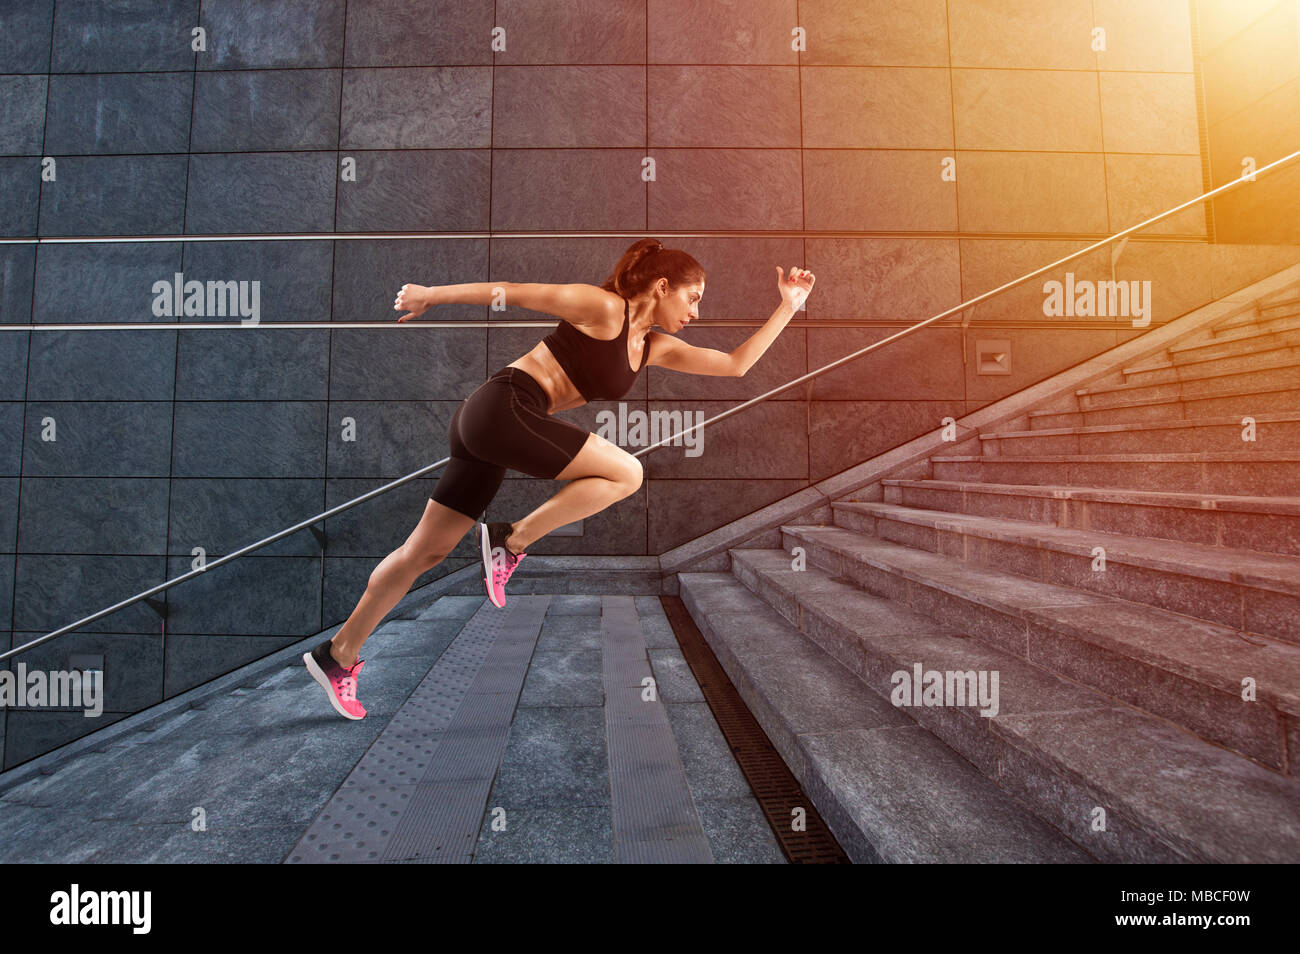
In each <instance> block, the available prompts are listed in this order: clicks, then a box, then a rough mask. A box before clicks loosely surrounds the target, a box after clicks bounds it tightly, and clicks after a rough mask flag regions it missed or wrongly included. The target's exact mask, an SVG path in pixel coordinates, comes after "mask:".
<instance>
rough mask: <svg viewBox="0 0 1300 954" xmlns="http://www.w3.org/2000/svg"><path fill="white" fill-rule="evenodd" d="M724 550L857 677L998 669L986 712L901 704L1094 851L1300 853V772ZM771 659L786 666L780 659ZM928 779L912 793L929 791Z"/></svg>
mask: <svg viewBox="0 0 1300 954" xmlns="http://www.w3.org/2000/svg"><path fill="white" fill-rule="evenodd" d="M827 529H828V530H829V533H831V534H841V535H842V534H844V532H845V531H843V530H835V529H830V528H827ZM730 553H731V557H732V569H733V573H735V575H736V576H737V577H739V578H740V579H741V580H742V581H743V582H744V583H745V584H746V586H747V587H749V588H750V589H751V590H753V591H754V592H755V593H758V594H759V595H762V596H763V597H764V598H765V599H766V600H767V601H769V602H771V603H772V605H773V606H784V607H785V609H784V610H783V615H784V616H785V617H786V619H787V621H791V623H790V624H791V625H792V626H797V627H798V628H799V630H800V631H802V632H803V633H804V635H805V636H807V637H808V638H810V639H812V640H814V641H815V642H817V643H818V644H819V645H821V646H823V648H825V649H826V651H827V652H828V653H830V654H831V655H833V656H836V658H838V659H840V661H841V662H842V663H844V664H845V665H846V666H848V667H849V668H850V669H852V670H854V671H855V672H857V673H859V675H860V678H861V679H862V681H863V682H864V683H865V684H866V685H867V686H868V687H869V688H870V689H871V690H872V691H873V692H874V693H875V694H876V695H877V696H879V697H881V698H884V699H889V698H891V696H892V695H893V693H894V690H895V685H896V680H895V678H894V676H893V674H894V673H896V672H902V673H904V675H906V674H908V673H911V672H913V671H914V667H915V666H916V665H917V664H921V665H922V668H923V670H926V671H929V670H933V671H939V672H960V673H966V672H973V673H979V672H985V673H989V674H990V679H991V674H992V673H994V672H997V673H998V674H999V680H998V704H999V705H998V711H997V713H996V714H990V715H988V716H983V715H980V710H979V708H978V707H976V706H970V705H967V706H961V705H940V706H931V705H926V706H896V707H895V708H897V709H899V710H901V711H902V712H905V713H907V714H908V715H909V716H910V717H912V718H913V719H915V720H916V721H918V722H919V723H921V724H922V725H924V726H925V727H926V728H927V729H929V730H930V731H931V732H933V733H934V734H935V735H937V736H938V737H939V738H940V739H942V740H943V741H944V742H945V743H946V744H947V745H949V746H951V747H952V748H954V749H956V750H957V751H959V752H961V753H962V754H963V755H964V756H965V757H966V758H967V759H969V760H970V762H971V763H972V764H973V765H975V766H976V767H977V768H978V769H980V771H981V772H983V773H985V774H986V775H988V776H989V777H991V778H992V779H994V780H995V781H996V782H997V784H998V785H999V787H1000V788H1001V789H1003V790H1004V791H1007V792H1009V793H1014V794H1015V795H1016V796H1017V797H1018V798H1020V799H1022V800H1023V801H1024V802H1025V803H1027V804H1029V805H1031V806H1032V807H1034V808H1035V810H1036V811H1037V812H1038V814H1039V815H1040V816H1041V817H1042V818H1045V819H1047V820H1049V821H1050V822H1052V824H1053V825H1055V826H1056V827H1057V828H1058V829H1059V830H1060V831H1062V832H1063V833H1064V834H1067V835H1069V836H1070V837H1071V838H1072V839H1073V841H1075V842H1076V843H1078V844H1080V845H1082V846H1083V847H1084V848H1086V849H1087V850H1088V851H1089V853H1091V854H1092V855H1094V856H1095V857H1098V858H1101V859H1103V860H1106V861H1156V860H1162V861H1164V860H1169V861H1173V860H1192V859H1195V860H1207V861H1208V860H1211V859H1214V860H1221V861H1226V860H1229V859H1235V860H1241V861H1246V860H1251V861H1259V860H1263V859H1265V858H1276V859H1279V860H1282V859H1288V860H1294V858H1295V857H1296V855H1297V850H1300V801H1297V788H1296V784H1297V783H1296V780H1295V779H1292V778H1287V777H1284V776H1281V775H1278V774H1276V773H1274V772H1270V771H1269V770H1267V769H1264V768H1261V767H1259V766H1257V765H1254V764H1252V763H1251V762H1249V761H1248V760H1246V759H1243V758H1241V757H1240V756H1237V755H1235V754H1233V753H1231V752H1229V751H1227V750H1225V749H1223V748H1219V747H1217V746H1214V745H1211V744H1209V743H1207V742H1205V741H1203V740H1201V739H1199V738H1197V737H1196V736H1194V735H1192V734H1191V733H1188V732H1186V731H1185V730H1183V729H1180V728H1178V727H1177V726H1174V725H1171V724H1170V723H1168V722H1166V721H1164V720H1162V719H1159V718H1156V717H1153V716H1151V715H1149V714H1147V713H1145V712H1142V711H1139V710H1137V709H1134V708H1132V707H1130V706H1128V705H1126V704H1124V703H1121V702H1118V701H1117V700H1115V699H1112V698H1110V697H1108V696H1105V695H1103V694H1100V693H1098V692H1096V691H1095V690H1093V689H1090V688H1088V687H1085V686H1081V685H1079V684H1077V683H1076V682H1073V681H1070V680H1068V679H1062V678H1060V677H1059V676H1057V675H1054V674H1053V673H1051V672H1048V671H1046V670H1044V669H1042V668H1041V667H1039V666H1036V665H1034V664H1032V663H1030V662H1028V661H1026V660H1025V659H1024V658H1022V656H1018V655H1016V654H1014V653H1011V652H1007V651H1006V650H1003V649H1000V648H998V647H996V646H992V645H989V644H986V643H983V642H981V641H979V640H972V639H965V638H962V635H963V631H962V629H960V628H958V629H952V628H950V627H949V628H945V629H944V630H936V624H931V625H930V626H929V627H927V626H926V625H925V624H924V623H920V624H914V623H912V622H911V617H908V616H905V615H903V614H904V613H905V611H906V610H907V609H908V607H906V606H903V605H901V604H899V603H896V602H894V601H886V602H884V603H883V604H882V603H881V602H879V601H878V599H877V598H875V597H872V596H871V594H868V593H861V591H859V590H857V588H856V587H854V586H853V585H851V583H850V582H848V581H845V580H842V579H835V578H833V577H832V574H831V573H830V572H827V571H825V570H822V569H821V568H819V567H818V566H816V565H812V566H809V568H808V569H805V570H794V569H792V568H791V561H790V557H789V555H788V554H787V553H785V552H782V551H779V550H742V549H735V550H731V551H730ZM723 576H724V575H723V574H716V577H719V578H721V577H723ZM682 579H683V581H685V574H683V575H682ZM719 585H721V584H719ZM687 588H688V587H687V584H686V583H685V582H683V590H686V589H687ZM709 595H712V591H708V590H702V591H701V593H700V597H699V599H698V602H699V604H700V605H701V606H702V607H705V609H706V611H705V612H703V613H697V618H700V617H702V618H704V619H707V620H709V621H710V622H711V624H712V625H714V626H719V627H720V626H722V625H724V617H721V616H718V615H716V614H715V609H714V607H713V605H712V603H710V602H709V601H707V600H706V599H705V598H704V597H705V596H709ZM922 602H924V600H922ZM732 605H735V604H732ZM913 612H915V610H913ZM791 613H794V614H795V616H794V617H793V620H792V617H791V615H790V614H791ZM922 615H924V616H928V617H932V616H934V615H935V614H933V613H925V614H922ZM864 621H865V624H864ZM745 622H746V619H745V616H744V615H742V614H739V613H736V614H734V615H732V616H730V617H729V618H726V619H725V625H728V626H730V628H731V629H732V631H733V632H734V633H735V637H734V638H735V640H736V641H737V642H738V643H740V644H741V645H743V643H744V640H745V639H746V635H747V632H748V630H747V629H746V627H745ZM945 622H947V620H945ZM773 665H780V657H779V656H776V657H775V659H774V660H773ZM985 711H988V710H985ZM922 788H923V786H919V785H914V786H910V787H909V789H908V790H909V791H911V792H913V793H914V794H915V795H917V796H922V794H923V793H922ZM1099 806H1100V807H1102V808H1104V810H1105V813H1106V818H1107V823H1106V826H1105V831H1097V830H1094V828H1095V826H1093V825H1091V824H1090V822H1091V820H1092V819H1093V818H1095V817H1096V816H1097V813H1096V809H1097V807H1099ZM1221 824H1223V825H1226V826H1227V827H1226V828H1224V827H1221Z"/></svg>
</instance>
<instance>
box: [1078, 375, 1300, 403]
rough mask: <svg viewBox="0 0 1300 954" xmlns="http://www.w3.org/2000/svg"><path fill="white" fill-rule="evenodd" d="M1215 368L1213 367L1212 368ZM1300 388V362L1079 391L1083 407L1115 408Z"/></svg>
mask: <svg viewBox="0 0 1300 954" xmlns="http://www.w3.org/2000/svg"><path fill="white" fill-rule="evenodd" d="M1211 370H1212V369H1211ZM1278 388H1292V389H1296V388H1300V365H1298V364H1288V365H1285V366H1282V367H1272V368H1263V369H1259V370H1255V371H1242V372H1236V373H1232V374H1220V373H1218V372H1213V373H1189V374H1188V375H1186V376H1184V377H1182V378H1180V379H1179V380H1177V381H1166V382H1164V383H1161V384H1113V385H1104V386H1101V387H1096V388H1081V389H1080V390H1078V391H1076V392H1075V396H1076V397H1077V398H1078V400H1079V407H1080V408H1095V407H1113V406H1115V405H1117V404H1130V403H1132V402H1133V401H1135V400H1136V401H1141V400H1146V399H1152V398H1160V399H1163V400H1166V401H1171V400H1174V399H1184V400H1186V399H1195V398H1207V397H1222V396H1224V395H1229V394H1241V393H1244V392H1247V391H1260V390H1276V389H1278Z"/></svg>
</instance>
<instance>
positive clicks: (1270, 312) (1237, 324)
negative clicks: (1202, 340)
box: [1211, 293, 1300, 335]
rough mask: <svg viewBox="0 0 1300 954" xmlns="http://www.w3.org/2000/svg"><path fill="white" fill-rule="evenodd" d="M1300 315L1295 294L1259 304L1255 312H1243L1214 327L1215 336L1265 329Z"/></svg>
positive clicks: (1299, 307)
mask: <svg viewBox="0 0 1300 954" xmlns="http://www.w3.org/2000/svg"><path fill="white" fill-rule="evenodd" d="M1296 315H1300V298H1297V297H1295V295H1294V293H1292V294H1289V295H1287V296H1284V297H1281V298H1278V299H1276V300H1274V301H1271V302H1269V303H1268V304H1264V303H1263V302H1257V303H1256V308H1255V310H1254V311H1253V312H1252V311H1243V312H1241V313H1240V314H1236V315H1233V316H1232V317H1231V318H1228V319H1226V320H1224V321H1221V322H1219V323H1218V324H1216V325H1214V327H1213V328H1212V329H1211V333H1212V334H1214V335H1220V334H1229V333H1231V332H1233V331H1236V330H1238V329H1239V328H1251V327H1264V326H1266V325H1267V324H1269V322H1272V321H1279V320H1280V321H1285V320H1286V319H1288V318H1293V317H1295V316H1296Z"/></svg>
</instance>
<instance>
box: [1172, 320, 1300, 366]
mask: <svg viewBox="0 0 1300 954" xmlns="http://www.w3.org/2000/svg"><path fill="white" fill-rule="evenodd" d="M1297 341H1300V315H1297V316H1295V317H1287V318H1277V319H1274V320H1273V321H1270V322H1268V324H1267V327H1264V328H1260V327H1257V326H1255V325H1245V326H1243V327H1241V328H1238V329H1236V330H1234V331H1227V332H1224V333H1223V334H1220V335H1215V336H1214V337H1210V338H1202V339H1201V340H1200V341H1189V342H1187V343H1186V344H1176V345H1173V346H1171V347H1170V348H1169V350H1168V355H1169V357H1170V359H1171V360H1172V361H1174V363H1176V364H1178V363H1183V364H1192V363H1195V362H1197V361H1204V360H1210V359H1213V358H1226V357H1228V356H1229V355H1233V354H1241V353H1244V352H1246V351H1248V350H1262V351H1267V350H1268V349H1269V347H1270V343H1275V344H1273V345H1272V346H1276V344H1295V343H1297Z"/></svg>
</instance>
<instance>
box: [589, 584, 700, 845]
mask: <svg viewBox="0 0 1300 954" xmlns="http://www.w3.org/2000/svg"><path fill="white" fill-rule="evenodd" d="M600 622H601V627H600V628H601V644H602V649H603V652H602V654H601V655H602V670H603V677H604V683H605V733H606V739H607V741H608V745H609V787H610V794H611V796H612V799H613V803H612V818H613V823H614V858H615V860H616V861H617V862H619V863H622V864H655V863H665V864H691V863H695V864H712V862H713V852H712V851H710V849H709V842H708V838H707V837H705V834H704V827H703V826H702V825H701V824H700V818H699V815H698V813H697V812H696V811H695V802H694V801H693V800H692V798H691V790H690V788H689V786H688V785H687V782H686V770H685V769H684V768H683V767H682V760H681V756H680V755H679V754H678V751H677V740H676V738H675V737H674V736H673V730H672V726H670V725H669V723H668V713H667V711H666V710H665V709H664V706H663V702H662V700H660V699H659V698H658V693H657V692H656V693H655V698H654V700H653V701H644V700H643V696H642V692H643V688H644V687H643V685H642V680H643V679H645V678H646V677H649V676H652V675H653V673H652V671H651V668H650V659H649V657H648V656H647V654H646V646H645V636H644V634H643V633H642V631H641V621H640V618H639V617H638V616H637V612H636V604H635V602H634V600H633V598H632V597H630V596H606V597H604V598H603V599H602V603H601V620H600Z"/></svg>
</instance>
